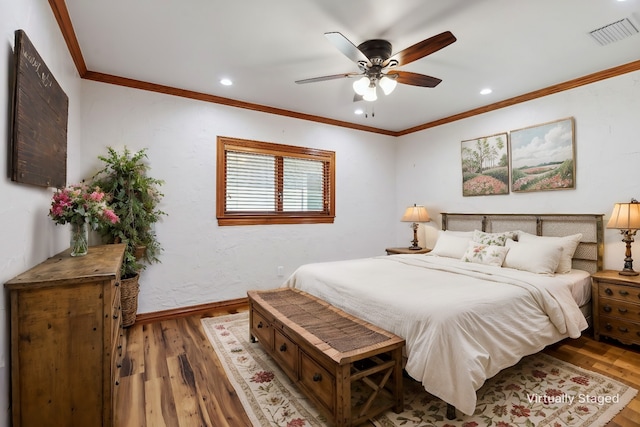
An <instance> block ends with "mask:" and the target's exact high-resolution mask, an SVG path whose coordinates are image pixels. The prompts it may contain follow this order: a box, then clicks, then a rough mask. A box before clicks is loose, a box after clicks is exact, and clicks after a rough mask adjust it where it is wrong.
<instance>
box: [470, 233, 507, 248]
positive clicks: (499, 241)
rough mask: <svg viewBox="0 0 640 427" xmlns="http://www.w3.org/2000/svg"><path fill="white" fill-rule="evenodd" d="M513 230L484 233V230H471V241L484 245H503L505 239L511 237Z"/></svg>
mask: <svg viewBox="0 0 640 427" xmlns="http://www.w3.org/2000/svg"><path fill="white" fill-rule="evenodd" d="M515 235H516V234H515V232H513V231H505V232H503V233H485V232H484V231H480V230H475V231H474V232H473V241H474V242H477V243H482V244H484V245H493V246H504V244H505V242H506V241H507V239H513V238H514V237H515Z"/></svg>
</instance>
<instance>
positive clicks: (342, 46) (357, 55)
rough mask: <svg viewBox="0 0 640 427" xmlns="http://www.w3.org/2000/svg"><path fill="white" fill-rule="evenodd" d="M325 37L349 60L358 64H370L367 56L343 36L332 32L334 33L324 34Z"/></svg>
mask: <svg viewBox="0 0 640 427" xmlns="http://www.w3.org/2000/svg"><path fill="white" fill-rule="evenodd" d="M324 36H325V37H326V38H327V40H329V41H330V42H331V44H333V45H334V46H335V47H337V48H338V50H339V51H340V52H342V53H343V54H344V55H345V56H346V57H347V58H349V59H350V60H352V61H353V62H356V63H357V62H359V61H364V62H367V63H368V62H369V58H367V57H366V56H365V54H364V53H362V52H361V51H360V49H358V48H357V47H356V45H354V44H353V43H351V42H350V41H349V39H348V38H346V37H345V36H343V35H342V34H340V33H338V32H332V33H324Z"/></svg>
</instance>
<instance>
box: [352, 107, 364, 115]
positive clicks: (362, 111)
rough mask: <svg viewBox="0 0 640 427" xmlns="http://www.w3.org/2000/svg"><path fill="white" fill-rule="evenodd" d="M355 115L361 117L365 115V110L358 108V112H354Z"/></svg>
mask: <svg viewBox="0 0 640 427" xmlns="http://www.w3.org/2000/svg"><path fill="white" fill-rule="evenodd" d="M354 113H355V114H357V115H361V114H364V110H363V109H362V108H358V109H357V110H356V111H354Z"/></svg>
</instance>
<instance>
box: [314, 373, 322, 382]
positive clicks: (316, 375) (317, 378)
mask: <svg viewBox="0 0 640 427" xmlns="http://www.w3.org/2000/svg"><path fill="white" fill-rule="evenodd" d="M312 380H313V381H314V382H316V383H317V382H320V381H322V374H319V373H317V372H316V373H315V374H313V378H312Z"/></svg>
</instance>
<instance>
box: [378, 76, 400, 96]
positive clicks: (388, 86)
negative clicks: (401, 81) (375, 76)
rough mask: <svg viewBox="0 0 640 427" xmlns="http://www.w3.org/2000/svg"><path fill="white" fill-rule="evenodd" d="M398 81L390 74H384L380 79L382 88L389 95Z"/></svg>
mask: <svg viewBox="0 0 640 427" xmlns="http://www.w3.org/2000/svg"><path fill="white" fill-rule="evenodd" d="M397 84H398V81H397V80H396V79H392V78H391V77H388V76H382V78H381V79H380V88H381V89H382V91H383V92H384V94H385V95H389V94H390V93H391V92H393V90H394V89H395V88H396V85H397Z"/></svg>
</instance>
